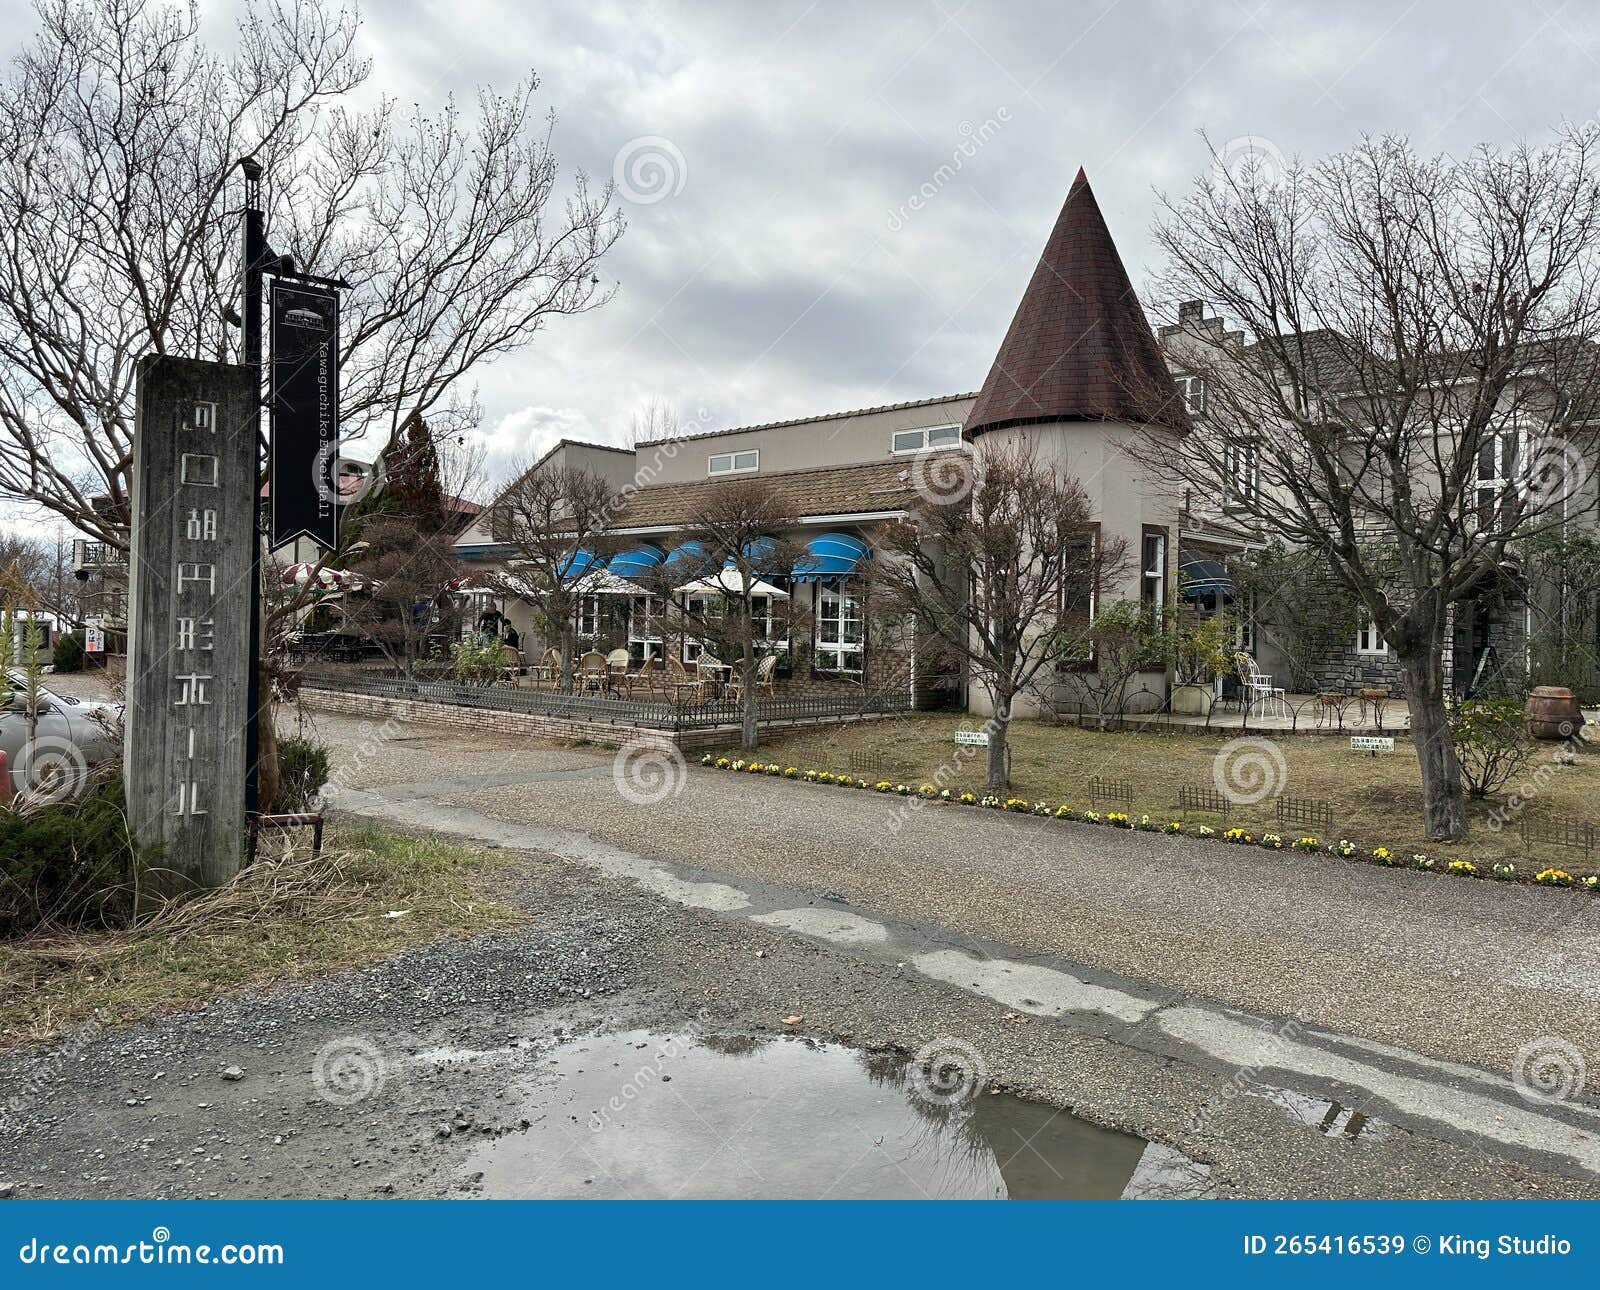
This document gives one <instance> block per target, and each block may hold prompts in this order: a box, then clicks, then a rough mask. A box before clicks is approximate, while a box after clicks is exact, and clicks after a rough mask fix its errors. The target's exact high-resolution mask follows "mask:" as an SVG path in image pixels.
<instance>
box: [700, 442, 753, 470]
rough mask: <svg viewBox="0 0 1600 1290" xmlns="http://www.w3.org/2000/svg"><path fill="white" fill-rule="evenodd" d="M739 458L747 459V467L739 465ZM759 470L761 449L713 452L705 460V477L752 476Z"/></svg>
mask: <svg viewBox="0 0 1600 1290" xmlns="http://www.w3.org/2000/svg"><path fill="white" fill-rule="evenodd" d="M740 457H748V458H749V459H750V462H749V464H748V465H744V466H741V465H740V464H739V458H740ZM760 469H761V449H759V448H735V449H734V450H733V451H731V452H714V453H712V454H711V455H710V456H709V457H707V458H706V474H707V475H753V474H755V473H756V472H757V471H758V470H760Z"/></svg>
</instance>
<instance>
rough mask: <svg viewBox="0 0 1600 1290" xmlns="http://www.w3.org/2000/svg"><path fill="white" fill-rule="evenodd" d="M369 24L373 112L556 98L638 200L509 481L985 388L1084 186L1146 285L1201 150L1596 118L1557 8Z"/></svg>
mask: <svg viewBox="0 0 1600 1290" xmlns="http://www.w3.org/2000/svg"><path fill="white" fill-rule="evenodd" d="M3 4H4V7H5V8H14V9H15V10H16V20H15V21H14V22H12V23H10V24H8V26H7V30H9V31H11V32H13V33H18V34H20V33H21V32H22V31H23V30H25V29H26V27H27V26H28V25H30V24H29V21H28V20H27V19H26V18H25V17H24V6H23V4H21V3H19V0H3ZM202 5H203V6H204V5H211V6H213V8H214V10H215V11H216V13H221V12H223V11H224V10H225V8H226V6H225V5H223V4H222V0H202ZM364 14H365V40H366V45H367V52H368V53H370V55H371V56H372V57H373V59H374V60H375V68H374V79H373V83H374V85H375V86H377V87H379V88H382V89H384V90H386V91H388V92H391V93H393V94H395V95H396V96H397V97H399V98H400V99H401V100H402V101H403V102H404V101H412V100H414V101H419V102H422V103H424V104H436V103H437V102H439V101H440V100H441V99H442V97H443V96H444V95H445V94H446V93H449V92H452V91H453V92H455V93H456V94H457V95H458V96H460V97H461V98H463V99H464V100H466V101H470V100H471V97H472V95H473V91H474V89H475V87H476V86H478V85H479V84H482V83H492V84H497V85H507V84H509V83H511V82H512V81H514V80H515V79H516V78H517V77H518V76H519V75H521V74H522V73H524V72H525V71H527V70H528V69H529V68H532V69H535V70H536V71H537V72H538V73H539V75H540V77H541V78H542V82H543V95H544V98H545V100H546V101H547V102H548V103H549V105H551V106H552V107H554V108H555V110H556V111H557V113H558V114H559V123H558V126H557V132H556V145H557V150H558V153H559V155H560V156H561V158H562V161H563V164H564V165H565V166H567V167H569V168H577V167H581V168H582V169H584V170H586V171H587V172H588V173H589V174H590V175H591V176H593V177H594V178H596V179H601V178H605V177H610V176H613V175H615V176H616V178H617V179H618V181H619V184H620V186H621V189H622V192H621V200H622V201H623V204H624V206H625V209H626V210H627V214H628V220H629V229H628V232H627V234H626V236H625V237H624V238H623V240H622V242H621V243H620V245H619V246H618V248H617V250H616V251H615V252H614V254H613V255H612V256H611V257H610V258H609V259H608V261H607V262H606V263H605V265H604V266H603V269H602V273H603V276H605V277H606V278H608V279H611V280H614V281H615V282H616V284H617V286H618V291H617V294H616V297H615V299H614V300H613V301H612V302H611V303H610V304H609V305H608V306H606V307H605V308H604V309H603V310H601V311H599V312H597V313H593V314H590V315H587V316H585V317H582V318H578V319H573V320H560V321H558V322H557V323H556V324H554V325H553V326H552V327H551V329H550V330H549V331H548V332H546V333H545V334H544V335H543V336H542V337H541V338H540V339H539V340H538V341H537V342H536V343H535V344H534V345H533V346H532V347H531V348H530V349H528V350H527V351H526V352H524V353H523V354H521V355H518V356H516V357H514V358H510V359H503V360H501V361H499V362H498V363H496V364H495V365H494V366H493V367H492V368H489V369H486V370H484V371H482V372H481V374H480V376H479V392H480V397H481V400H482V403H483V407H484V410H485V413H486V420H485V433H486V435H487V436H488V438H489V440H490V444H491V447H492V449H493V453H494V460H495V461H496V462H497V463H499V464H500V465H501V466H502V467H503V465H504V463H505V462H506V461H508V460H509V459H510V458H511V457H512V456H513V455H515V454H517V453H520V452H522V451H525V450H529V449H535V450H536V449H537V448H538V447H540V446H541V445H543V444H547V443H549V442H552V441H553V440H554V439H555V438H557V437H560V436H563V435H566V436H573V437H581V438H595V439H600V440H609V441H613V442H615V441H620V440H622V439H623V438H624V437H625V435H626V432H627V426H628V422H629V419H630V416H631V414H632V413H634V412H635V411H636V410H637V409H639V408H640V407H641V406H642V405H644V404H645V403H646V402H647V401H649V400H652V399H660V400H665V401H666V402H667V403H669V404H671V405H672V406H673V407H675V408H676V409H677V412H678V415H679V417H680V419H681V420H682V421H683V422H686V423H689V424H690V425H691V426H692V428H696V429H699V428H706V429H715V428H720V427H723V426H727V425H737V424H741V423H749V422H755V421H765V420H771V419H776V418H782V417H788V416H798V415H803V414H807V413H814V412H822V411H830V410H837V409H842V408H854V407H861V406H867V405H873V404H879V403H889V402H896V401H900V400H904V399H915V398H923V397H928V396H932V395H937V394H945V393H950V392H955V391H962V390H970V389H973V388H975V387H976V386H977V385H978V384H979V383H981V381H982V379H983V377H984V374H985V372H986V371H987V368H988V364H989V360H990V358H991V357H992V355H993V353H994V351H995V348H996V346H997V345H998V343H999V340H1000V337H1001V335H1002V334H1003V332H1004V330H1005V327H1006V324H1007V323H1008V322H1009V320H1010V317H1011V314H1012V311H1013V309H1014V308H1015V306H1016V303H1017V299H1018V296H1019V294H1020V293H1021V291H1022V288H1023V286H1024V284H1025V283H1026V281H1027V279H1028V276H1029V273H1030V272H1031V270H1032V267H1033V264H1034V261H1035V259H1036V258H1037V256H1038V253H1039V249H1040V247H1041V246H1042V244H1043V241H1044V238H1045V235H1046V233H1047V232H1048V230H1049V227H1050V224H1051V222H1052V220H1053V219H1054V217H1055V214H1056V212H1057V210H1058V209H1059V207H1060V204H1061V201H1062V198H1063V196H1064V194H1065V192H1066V189H1067V186H1068V184H1069V182H1070V181H1071V178H1072V176H1073V174H1074V173H1075V172H1076V170H1077V168H1078V167H1079V166H1080V165H1082V166H1084V167H1086V168H1087V170H1088V173H1089V177H1090V180H1091V182H1092V183H1093V185H1094V188H1095V192H1096V194H1097V196H1098V198H1099V201H1100V204H1101V206H1102V208H1103V210H1104V211H1105V214H1106V217H1107V219H1108V221H1109V222H1110V225H1111V229H1112V232H1113V234H1114V235H1115V236H1116V238H1117V240H1118V242H1119V244H1120V246H1121V248H1122V252H1123V256H1124V259H1125V260H1126V261H1127V264H1128V267H1129V270H1130V272H1131V273H1132V275H1133V277H1134V280H1135V283H1136V284H1140V285H1142V283H1143V281H1144V279H1145V276H1146V271H1147V269H1148V268H1149V266H1150V254H1151V251H1150V242H1149V237H1148V226H1149V224H1150V220H1151V216H1152V211H1153V206H1154V194H1155V193H1156V192H1158V191H1166V192H1175V191H1178V190H1181V189H1182V188H1183V187H1184V186H1185V185H1187V184H1189V183H1191V182H1192V181H1193V178H1194V176H1195V175H1196V174H1198V173H1199V172H1201V171H1202V170H1204V169H1205V168H1206V167H1207V166H1208V165H1209V164H1210V158H1209V155H1208V153H1207V151H1206V148H1205V145H1204V143H1203V142H1202V140H1201V138H1200V135H1199V132H1200V131H1201V130H1204V131H1205V132H1206V133H1207V134H1208V135H1209V136H1210V138H1211V139H1212V140H1213V142H1214V143H1215V144H1216V145H1217V146H1218V147H1225V146H1226V145H1228V144H1229V143H1230V141H1234V140H1238V139H1241V138H1244V137H1246V136H1250V137H1254V138H1257V139H1260V140H1264V141H1266V143H1265V144H1263V145H1261V146H1263V147H1268V146H1270V147H1271V148H1275V149H1277V150H1279V151H1281V153H1283V154H1285V155H1289V156H1292V155H1294V154H1301V155H1303V156H1306V157H1314V156H1318V155H1322V154H1325V153H1327V152H1330V151H1334V150H1337V149H1339V148H1341V147H1344V146H1347V145H1349V144H1350V143H1351V142H1353V141H1355V140H1356V139H1358V138H1359V137H1360V136H1361V134H1363V133H1364V132H1373V133H1376V132H1385V131H1394V132H1401V133H1405V134H1408V135H1410V136H1411V138H1412V139H1413V141H1414V142H1415V143H1416V144H1417V146H1418V147H1419V148H1421V149H1424V150H1427V151H1461V150H1465V149H1467V148H1470V147H1471V146H1472V145H1473V144H1475V143H1478V142H1481V141H1489V142H1505V141H1509V140H1511V139H1513V138H1515V137H1517V136H1519V135H1527V136H1530V137H1539V136H1542V135H1544V134H1546V133H1547V132H1548V131H1549V130H1550V129H1551V128H1552V127H1553V126H1555V125H1556V124H1557V123H1559V122H1560V121H1561V120H1562V119H1563V118H1565V119H1568V120H1583V119H1587V118H1590V117H1592V116H1593V115H1594V114H1595V112H1596V109H1597V108H1600V76H1597V71H1600V41H1597V29H1600V14H1597V13H1596V12H1595V7H1594V6H1587V7H1586V6H1580V5H1578V4H1567V5H1562V4H1555V3H1551V2H1550V0H1533V2H1532V3H1530V4H1525V5H1516V6H1513V5H1505V4H1494V5H1487V4H1484V5H1478V4H1462V3H1418V4H1410V5H1408V4H1406V3H1404V0H1385V2H1383V3H1371V4H1357V3H1342V4H1339V5H1337V6H1335V5H1330V4H1327V3H1312V4H1296V3H1273V2H1268V3H1260V2H1259V0H1244V2H1236V0H1213V2H1212V3H1210V4H1195V3H1192V2H1191V3H1155V4H1146V3H1133V2H1132V0H1127V2H1125V3H1108V2H1107V0H1081V2H1079V0H1070V2H1067V3H1063V2H1062V0H1038V2H1031V0H1030V2H1028V3H1005V4H1001V3H989V4H978V3H972V4H962V3H959V2H958V0H935V2H933V3H914V2H911V0H898V2H897V0H886V2H885V3H873V4H862V3H859V2H856V3H831V2H830V3H814V4H813V3H760V4H749V3H726V4H709V3H706V4H694V5H690V4H647V5H641V4H622V3H608V2H607V0H578V2H574V3H568V2H566V0H535V2H534V3H531V4H529V3H511V2H510V0H465V2H463V0H367V3H366V5H365V7H364ZM213 16H215V14H213ZM14 38H15V37H14ZM941 168H943V170H941Z"/></svg>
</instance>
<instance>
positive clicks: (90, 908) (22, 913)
mask: <svg viewBox="0 0 1600 1290" xmlns="http://www.w3.org/2000/svg"><path fill="white" fill-rule="evenodd" d="M133 859H134V849H133V841H132V839H131V838H130V837H129V835H128V821H127V816H126V815H125V813H124V811H123V796H122V781H121V780H120V779H116V780H112V781H111V782H110V783H108V784H106V785H105V786H104V787H103V788H101V789H100V791H98V792H96V793H93V794H91V795H90V796H88V797H84V798H80V799H79V800H77V801H71V802H58V803H54V804H52V805H49V806H40V807H34V808H31V809H29V810H23V811H18V810H12V809H9V808H0V937H6V936H16V935H18V934H20V933H22V932H25V931H28V930H29V929H30V928H33V927H36V926H38V925H39V924H41V923H46V922H51V923H77V922H85V921H88V920H92V919H93V920H105V919H108V918H113V917H116V916H119V915H121V914H122V913H124V912H126V905H127V903H128V897H129V888H128V885H127V884H128V882H129V879H130V878H131V877H132V875H133Z"/></svg>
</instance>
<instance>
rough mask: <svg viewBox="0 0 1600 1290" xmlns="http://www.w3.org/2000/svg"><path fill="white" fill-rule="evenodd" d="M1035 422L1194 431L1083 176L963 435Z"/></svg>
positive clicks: (1070, 194)
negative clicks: (1108, 423)
mask: <svg viewBox="0 0 1600 1290" xmlns="http://www.w3.org/2000/svg"><path fill="white" fill-rule="evenodd" d="M1035 421H1131V422H1134V423H1136V424H1150V425H1162V426H1168V427H1170V428H1172V429H1174V430H1187V429H1188V428H1189V421H1188V417H1187V416H1186V415H1185V413H1184V410H1183V400H1182V398H1181V397H1180V395H1179V394H1178V391H1177V387H1176V386H1175V385H1174V384H1173V381H1172V376H1171V373H1169V372H1168V370H1167V365H1166V364H1165V363H1164V362H1163V361H1162V358H1161V350H1160V348H1159V347H1158V346H1157V344H1156V338H1155V337H1154V336H1153V335H1152V334H1151V332H1150V324H1149V323H1148V322H1147V321H1146V320H1145V316H1144V310H1143V309H1141V308H1140V306H1139V299H1138V296H1137V295H1135V293H1134V290H1133V285H1132V284H1131V283H1130V282H1129V281H1128V274H1127V271H1126V270H1125V269H1124V268H1123V267H1122V257H1121V256H1119V255H1118V254H1117V247H1116V243H1114V242H1113V241H1112V240H1111V232H1110V230H1109V229H1108V228H1106V222H1105V218H1104V217H1103V216H1102V215H1101V214H1100V206H1099V204H1098V203H1097V202H1096V201H1095V199H1094V193H1093V192H1092V191H1091V190H1090V188H1089V180H1088V177H1087V176H1086V175H1085V174H1084V173H1083V171H1082V170H1079V171H1078V177H1077V178H1076V179H1075V180H1073V183H1072V187H1071V189H1069V190H1068V192H1067V200H1066V202H1065V204H1063V206H1062V207H1061V214H1060V215H1059V216H1058V217H1057V219H1056V226H1055V228H1054V229H1052V230H1051V233H1050V240H1049V241H1047V242H1046V243H1045V247H1044V254H1043V255H1041V256H1040V257H1039V264H1038V267H1037V268H1035V269H1034V271H1033V277H1032V279H1031V280H1030V281H1029V283H1028V289H1027V291H1025V292H1024V293H1023V296H1022V303H1021V304H1019V305H1018V306H1017V312H1016V316H1015V317H1014V318H1012V320H1011V327H1010V328H1009V330H1007V332H1006V337H1005V340H1003V341H1002V342H1001V343H1000V352H999V353H998V354H996V355H995V360H994V366H993V367H991V368H990V369H989V376H988V378H987V379H986V380H985V381H984V383H983V389H982V390H981V391H980V392H979V394H978V401H977V402H976V403H974V404H973V405H972V411H971V412H970V413H969V414H968V415H967V422H966V425H965V427H963V429H964V432H965V433H966V434H967V435H969V436H971V435H975V434H978V433H980V432H981V431H984V430H994V429H997V428H998V427H1000V426H1008V425H1018V424H1022V423H1026V422H1035Z"/></svg>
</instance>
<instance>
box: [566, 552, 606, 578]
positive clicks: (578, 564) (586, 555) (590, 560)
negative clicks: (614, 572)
mask: <svg viewBox="0 0 1600 1290" xmlns="http://www.w3.org/2000/svg"><path fill="white" fill-rule="evenodd" d="M605 567H606V562H605V561H604V560H603V559H601V558H600V557H599V556H597V555H596V554H595V553H594V552H593V551H586V550H584V548H582V547H579V548H578V549H577V550H576V551H574V552H573V553H572V554H571V555H569V556H568V557H567V558H566V559H565V560H563V561H562V562H561V567H560V568H559V569H557V570H556V572H557V573H558V574H559V575H560V577H561V580H562V581H563V582H565V581H566V580H567V579H568V578H581V577H583V575H584V574H586V573H593V572H595V570H597V569H604V568H605Z"/></svg>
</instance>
